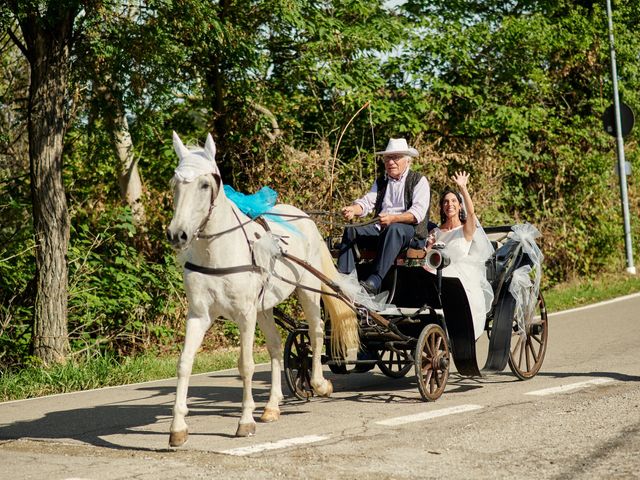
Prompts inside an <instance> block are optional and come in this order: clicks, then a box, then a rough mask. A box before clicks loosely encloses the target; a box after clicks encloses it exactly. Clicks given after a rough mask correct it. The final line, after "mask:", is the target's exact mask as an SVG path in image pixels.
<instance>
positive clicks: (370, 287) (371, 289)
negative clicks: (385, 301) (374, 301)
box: [360, 280, 378, 295]
mask: <svg viewBox="0 0 640 480" xmlns="http://www.w3.org/2000/svg"><path fill="white" fill-rule="evenodd" d="M360 285H362V288H364V289H365V290H366V292H367V293H368V294H370V295H375V294H376V293H378V287H376V286H375V285H374V284H373V282H372V281H371V280H362V281H361V282H360Z"/></svg>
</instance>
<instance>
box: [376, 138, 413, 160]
mask: <svg viewBox="0 0 640 480" xmlns="http://www.w3.org/2000/svg"><path fill="white" fill-rule="evenodd" d="M376 155H408V156H410V157H417V156H418V150H416V149H415V148H413V147H410V146H409V145H408V144H407V141H406V140H405V139H404V138H391V139H389V143H387V148H386V150H383V151H381V152H376Z"/></svg>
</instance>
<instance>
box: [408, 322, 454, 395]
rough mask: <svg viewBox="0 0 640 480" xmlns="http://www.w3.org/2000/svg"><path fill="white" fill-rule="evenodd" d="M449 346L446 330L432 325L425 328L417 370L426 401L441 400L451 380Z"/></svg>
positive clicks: (419, 383) (421, 338)
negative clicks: (448, 381)
mask: <svg viewBox="0 0 640 480" xmlns="http://www.w3.org/2000/svg"><path fill="white" fill-rule="evenodd" d="M449 364H450V358H449V344H448V343H447V337H446V334H445V333H444V330H443V329H442V327H440V326H439V325H436V324H434V323H431V324H429V325H427V326H426V327H424V329H423V330H422V333H420V337H419V338H418V344H417V345H416V352H415V370H416V378H417V379H418V389H419V390H420V395H422V398H423V399H424V400H426V401H429V402H433V401H435V400H437V399H438V398H440V395H442V392H444V388H445V387H446V386H447V380H448V379H449Z"/></svg>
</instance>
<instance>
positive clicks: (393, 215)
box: [338, 138, 431, 293]
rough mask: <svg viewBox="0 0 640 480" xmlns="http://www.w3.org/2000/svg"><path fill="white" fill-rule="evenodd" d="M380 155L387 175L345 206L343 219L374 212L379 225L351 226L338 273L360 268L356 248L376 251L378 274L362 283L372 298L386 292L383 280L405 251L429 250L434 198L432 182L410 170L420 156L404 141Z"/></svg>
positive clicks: (396, 141) (397, 141) (344, 239)
mask: <svg viewBox="0 0 640 480" xmlns="http://www.w3.org/2000/svg"><path fill="white" fill-rule="evenodd" d="M376 154H377V155H382V159H383V160H384V170H385V174H384V175H383V176H381V177H379V178H378V179H377V180H376V182H375V183H374V184H373V186H372V187H371V190H369V193H367V194H366V195H365V196H364V197H362V198H359V199H358V200H356V201H355V202H353V203H352V204H351V205H348V206H346V207H344V208H343V209H342V215H343V216H344V218H345V219H346V220H352V219H353V218H354V217H363V216H365V215H368V214H369V213H370V212H374V214H375V215H376V216H377V217H378V222H377V223H375V224H370V225H362V226H354V227H347V228H346V229H345V231H344V235H343V237H342V248H341V251H340V256H339V257H338V269H339V270H340V271H341V272H342V273H350V272H351V271H352V270H353V269H354V268H355V254H354V245H360V246H368V247H374V248H376V251H377V253H376V258H375V261H374V265H373V269H372V273H371V275H369V277H368V278H367V279H365V280H363V281H362V282H361V284H362V285H363V286H364V288H365V289H366V290H367V291H368V292H369V293H376V292H377V291H378V290H379V289H380V286H381V284H382V279H383V278H384V277H385V275H386V274H387V272H388V271H389V269H390V268H391V266H392V265H393V262H394V260H395V258H396V257H397V256H398V254H399V253H400V252H401V251H402V250H403V249H404V248H407V247H409V246H412V247H414V248H421V247H422V246H424V242H425V239H426V238H427V235H428V232H427V224H428V221H429V201H430V195H431V192H430V188H429V182H428V181H427V179H426V178H425V177H424V176H423V175H420V174H419V173H417V172H415V171H413V170H411V169H410V168H409V167H410V165H411V158H413V157H417V156H418V151H417V150H416V149H415V148H412V147H409V145H408V144H407V141H406V140H405V139H404V138H392V139H390V140H389V143H388V144H387V148H386V150H384V151H382V152H376ZM412 241H413V242H412Z"/></svg>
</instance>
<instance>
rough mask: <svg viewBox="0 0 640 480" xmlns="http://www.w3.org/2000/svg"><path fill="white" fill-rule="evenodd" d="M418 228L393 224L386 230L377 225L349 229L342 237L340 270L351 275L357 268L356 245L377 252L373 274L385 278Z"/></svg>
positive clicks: (339, 259)
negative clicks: (354, 247)
mask: <svg viewBox="0 0 640 480" xmlns="http://www.w3.org/2000/svg"><path fill="white" fill-rule="evenodd" d="M415 232H416V228H415V226H414V225H409V224H408V223H392V224H391V225H389V227H387V228H385V229H384V230H379V229H378V228H377V227H376V225H363V226H360V227H347V228H345V229H344V233H343V235H342V246H341V248H340V255H339V257H338V270H339V271H340V272H342V273H351V272H352V271H353V269H354V268H356V263H355V261H356V259H355V254H354V250H353V246H354V245H358V247H363V248H373V249H375V250H376V258H375V261H374V265H373V270H372V271H371V273H372V274H373V273H375V274H378V275H379V276H380V278H384V277H385V275H386V274H387V273H388V272H389V269H390V268H391V266H392V265H393V262H394V260H395V259H396V257H397V256H398V254H399V253H400V252H401V251H402V250H403V249H404V248H407V247H409V245H410V243H411V239H412V238H413V236H414V235H415Z"/></svg>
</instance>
